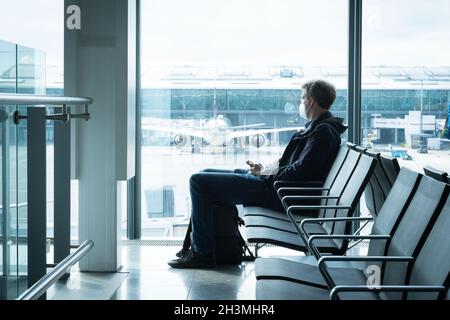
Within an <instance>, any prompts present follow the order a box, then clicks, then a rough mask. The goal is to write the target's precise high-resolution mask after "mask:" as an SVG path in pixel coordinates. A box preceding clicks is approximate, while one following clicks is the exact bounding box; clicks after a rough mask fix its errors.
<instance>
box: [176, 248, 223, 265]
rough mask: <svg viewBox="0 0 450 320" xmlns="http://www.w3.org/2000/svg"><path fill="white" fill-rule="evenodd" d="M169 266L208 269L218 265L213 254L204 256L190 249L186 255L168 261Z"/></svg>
mask: <svg viewBox="0 0 450 320" xmlns="http://www.w3.org/2000/svg"><path fill="white" fill-rule="evenodd" d="M168 264H169V266H171V267H172V268H176V269H206V268H214V267H215V266H216V259H215V257H214V255H213V254H211V255H206V256H202V255H199V254H197V253H195V252H194V251H193V250H189V251H188V253H187V254H186V255H184V256H183V257H181V258H178V259H175V260H172V261H169V262H168Z"/></svg>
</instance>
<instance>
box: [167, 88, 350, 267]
mask: <svg viewBox="0 0 450 320" xmlns="http://www.w3.org/2000/svg"><path fill="white" fill-rule="evenodd" d="M302 89H303V96H302V102H301V104H300V107H299V111H300V116H301V117H303V118H305V119H306V120H307V123H306V126H305V130H304V131H300V132H297V133H295V134H294V135H293V137H292V139H291V141H290V142H289V144H288V146H287V148H286V149H285V151H284V153H283V156H282V157H281V159H280V160H279V161H277V162H276V163H275V164H272V165H269V166H267V167H264V166H263V165H261V164H259V163H253V162H251V161H247V165H248V166H249V170H244V169H236V170H218V169H207V170H204V171H202V172H200V173H197V174H194V175H193V176H192V177H191V179H190V193H191V201H192V214H191V222H192V233H191V240H192V243H191V248H190V249H188V250H185V249H183V250H182V251H180V252H179V253H178V254H177V256H178V257H179V258H178V259H175V260H172V261H170V262H169V265H170V266H171V267H173V268H211V267H214V266H215V265H216V262H215V252H214V250H215V242H214V213H213V212H212V208H213V204H214V203H217V202H218V203H224V204H228V205H245V206H259V207H265V208H269V209H275V210H278V211H284V209H283V206H282V204H281V201H280V199H279V198H278V196H277V194H276V191H275V189H274V187H273V183H274V182H275V181H277V180H281V181H300V182H306V181H324V180H325V178H326V177H327V175H328V172H329V170H330V169H331V166H332V164H333V162H334V160H335V158H336V155H337V153H338V151H339V147H340V145H341V134H342V133H344V132H345V131H346V129H347V127H346V126H345V125H344V124H343V119H341V118H336V117H334V116H333V115H332V113H331V112H330V109H331V107H332V105H333V103H334V102H335V100H336V89H335V87H334V86H333V85H332V84H330V83H328V82H326V81H323V80H315V81H310V82H307V83H306V84H304V85H303V87H302Z"/></svg>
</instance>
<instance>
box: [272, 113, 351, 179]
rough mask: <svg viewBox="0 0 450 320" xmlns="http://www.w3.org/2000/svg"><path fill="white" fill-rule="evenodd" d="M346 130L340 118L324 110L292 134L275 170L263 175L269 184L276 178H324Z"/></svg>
mask: <svg viewBox="0 0 450 320" xmlns="http://www.w3.org/2000/svg"><path fill="white" fill-rule="evenodd" d="M346 130H347V126H345V125H344V124H343V119H341V118H336V117H334V116H333V115H332V114H331V112H325V113H324V114H322V115H321V116H320V117H319V118H318V119H317V120H315V121H311V122H309V123H307V124H306V128H305V130H304V131H301V132H298V133H296V134H295V135H294V136H293V137H292V139H291V141H290V142H289V144H288V146H287V148H286V150H285V151H284V154H283V157H282V158H281V159H280V169H279V171H278V174H277V175H275V176H269V177H263V179H264V180H265V181H266V182H267V183H268V184H270V186H272V185H273V182H275V181H277V180H282V181H321V182H323V181H325V179H326V177H327V175H328V172H329V171H330V169H331V166H332V165H333V162H334V160H335V158H336V156H337V153H338V151H339V147H340V145H341V134H342V133H344V132H345V131H346Z"/></svg>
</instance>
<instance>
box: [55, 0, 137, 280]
mask: <svg viewBox="0 0 450 320" xmlns="http://www.w3.org/2000/svg"><path fill="white" fill-rule="evenodd" d="M65 4H66V6H65V7H66V8H67V7H68V6H70V5H78V6H79V7H80V9H81V29H80V30H69V29H68V28H66V31H65V72H64V78H65V94H66V95H80V96H89V97H92V98H93V99H94V104H93V105H92V107H91V108H90V112H91V120H90V121H89V122H84V121H76V122H74V124H73V127H74V130H73V132H72V139H73V140H72V142H73V145H74V148H73V153H72V162H73V163H72V178H73V179H78V180H79V240H80V242H83V241H85V240H93V241H94V248H93V250H92V251H91V253H90V254H89V255H88V257H87V258H85V259H84V260H83V261H82V262H81V269H82V271H97V272H114V271H117V269H118V268H119V267H120V253H119V242H120V240H121V233H120V229H121V226H120V223H121V217H120V215H119V214H118V212H119V211H118V208H117V203H118V201H117V197H118V193H117V184H118V181H127V180H129V179H131V178H133V177H134V175H135V131H136V130H135V123H136V118H135V116H136V85H135V81H136V63H135V59H136V0H95V1H92V0H77V1H73V0H71V1H68V0H66V1H65ZM69 16H70V15H68V14H66V19H67V18H68V17H69Z"/></svg>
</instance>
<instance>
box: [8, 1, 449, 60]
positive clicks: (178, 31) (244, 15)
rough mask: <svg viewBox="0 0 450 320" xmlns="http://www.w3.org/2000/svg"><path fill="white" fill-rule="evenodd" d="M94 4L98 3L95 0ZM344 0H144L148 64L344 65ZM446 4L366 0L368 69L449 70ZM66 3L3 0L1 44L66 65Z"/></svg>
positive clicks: (364, 53) (364, 37)
mask: <svg viewBox="0 0 450 320" xmlns="http://www.w3.org/2000/svg"><path fill="white" fill-rule="evenodd" d="M92 1H95V0H92ZM347 4H348V1H347V0H226V1H225V0H142V47H143V64H144V65H215V66H217V65H219V66H226V65H234V66H242V65H257V66H268V65H302V66H322V67H323V66H325V67H326V66H346V64H347V15H348V12H347V11H348V7H347ZM449 16H450V1H449V0H427V1H423V0H395V1H392V0H364V33H363V44H364V45H363V63H364V65H372V66H373V65H388V66H389V65H390V66H449V65H450V54H449V53H450V41H449V40H450V19H449V18H448V17H449ZM63 25H64V1H63V0H38V1H36V0H14V1H11V0H0V39H2V40H7V41H10V42H14V43H19V44H21V45H24V46H29V47H32V48H35V49H38V50H42V51H44V52H45V53H46V56H47V63H48V64H52V65H55V64H56V65H62V63H63V41H64V35H63V29H62V28H63V27H62V26H63Z"/></svg>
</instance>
